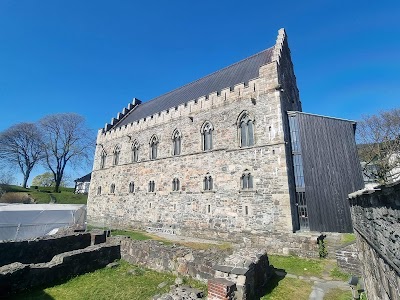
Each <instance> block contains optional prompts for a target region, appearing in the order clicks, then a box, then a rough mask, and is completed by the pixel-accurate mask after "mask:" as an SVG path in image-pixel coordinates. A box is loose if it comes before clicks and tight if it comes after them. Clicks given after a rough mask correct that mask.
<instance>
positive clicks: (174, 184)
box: [172, 178, 180, 191]
mask: <svg viewBox="0 0 400 300" xmlns="http://www.w3.org/2000/svg"><path fill="white" fill-rule="evenodd" d="M179 189H180V182H179V179H178V178H174V179H173V180H172V190H173V191H179Z"/></svg>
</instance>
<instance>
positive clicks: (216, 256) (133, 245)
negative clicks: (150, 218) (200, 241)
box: [111, 237, 231, 282]
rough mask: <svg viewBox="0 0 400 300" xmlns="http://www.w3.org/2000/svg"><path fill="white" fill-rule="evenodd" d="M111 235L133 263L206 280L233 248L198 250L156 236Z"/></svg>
mask: <svg viewBox="0 0 400 300" xmlns="http://www.w3.org/2000/svg"><path fill="white" fill-rule="evenodd" d="M111 239H113V240H115V241H119V242H120V245H121V257H122V258H123V259H124V260H126V261H128V262H130V263H132V264H136V265H141V266H145V267H147V268H150V269H153V270H156V271H168V272H172V273H174V274H176V275H181V276H191V277H193V278H196V279H198V280H201V281H203V282H206V281H207V279H210V278H213V277H214V274H215V270H214V269H213V266H214V265H215V264H216V263H218V262H219V261H222V260H223V259H224V258H225V257H226V256H228V255H229V254H231V252H230V251H222V250H216V249H210V250H194V249H191V248H188V247H184V246H177V245H165V244H163V243H162V242H158V241H152V240H147V241H136V240H131V239H129V238H125V237H115V238H111Z"/></svg>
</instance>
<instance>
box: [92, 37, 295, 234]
mask: <svg viewBox="0 0 400 300" xmlns="http://www.w3.org/2000/svg"><path fill="white" fill-rule="evenodd" d="M274 53H275V54H274V55H275V56H276V57H275V61H272V62H271V63H269V64H267V65H264V66H261V67H260V69H259V77H258V78H254V80H250V81H249V82H248V84H247V83H246V85H245V84H244V83H240V84H237V85H235V86H234V87H226V88H225V89H223V90H221V91H216V92H215V93H212V94H210V95H204V97H200V98H199V99H191V100H190V101H188V102H187V103H185V104H182V105H179V106H177V107H173V108H171V109H168V110H166V111H162V112H160V113H159V114H155V115H153V116H149V117H147V118H143V119H141V120H139V121H138V122H134V123H131V124H128V125H126V126H123V127H122V128H121V127H119V128H115V129H111V130H108V131H103V130H100V131H99V133H98V136H97V148H96V153H95V158H94V166H93V173H92V180H91V185H90V190H89V197H88V221H89V222H90V223H91V224H95V225H108V226H115V227H140V228H142V229H144V228H147V227H160V226H161V227H164V228H173V230H175V231H176V232H177V233H180V232H181V231H185V230H186V231H189V230H191V231H192V232H193V233H200V232H202V231H204V230H210V231H214V232H221V233H239V232H253V233H266V232H284V233H289V232H292V230H293V224H292V214H294V213H295V212H294V211H293V209H294V207H293V197H294V194H293V193H292V192H291V186H290V185H289V182H290V178H289V176H288V170H290V169H291V167H289V166H288V164H287V157H289V156H290V154H287V153H288V152H287V151H288V144H287V143H288V142H289V136H288V134H287V132H285V130H286V129H285V128H286V127H287V126H284V125H283V123H285V124H286V123H287V121H286V118H287V116H286V113H285V112H286V110H296V109H301V104H300V101H299V97H298V91H297V87H296V86H295V85H296V82H295V77H294V74H293V67H292V65H291V61H290V51H289V49H288V46H287V40H286V36H285V34H284V32H283V31H280V34H279V37H278V41H277V44H276V45H275V48H274ZM289 62H290V63H289ZM280 63H281V65H279V64H280ZM288 66H289V67H290V68H289V67H288ZM286 68H288V69H287V70H286ZM284 70H285V72H286V73H285V74H284V75H281V74H280V72H283V71H284ZM289 75H290V76H289ZM284 78H286V79H284ZM280 84H282V85H284V90H283V88H281V87H280ZM291 85H294V87H292V86H291ZM285 93H287V95H286V94H285ZM282 95H285V96H284V97H283V96H282ZM283 101H284V102H285V103H284V104H283ZM243 113H246V114H248V116H249V118H250V119H252V120H253V121H254V146H251V147H244V148H241V147H240V134H239V128H238V125H239V124H238V123H239V117H240V116H241V115H242V114H243ZM206 121H208V122H211V123H212V125H213V128H214V130H213V133H212V134H213V149H212V150H209V151H202V146H201V144H202V142H201V127H202V125H203V124H204V123H205V122H206ZM176 129H178V130H179V131H180V133H181V136H182V151H181V154H180V155H178V156H174V155H173V154H172V134H173V132H174V130H176ZM286 131H287V130H286ZM154 135H156V136H157V138H158V141H159V143H158V155H157V159H154V160H151V159H150V157H149V152H150V150H149V141H150V139H151V137H152V136H154ZM136 142H137V143H138V144H139V161H137V162H132V145H133V144H134V143H136ZM116 146H119V147H120V149H121V151H120V155H119V162H118V164H117V165H113V151H114V149H115V147H116ZM103 151H105V152H106V153H107V158H106V163H105V167H104V168H101V166H100V162H101V153H102V152H103ZM289 172H291V171H289ZM244 173H251V174H252V176H253V178H254V187H253V188H252V189H247V190H242V189H241V187H240V178H241V177H242V175H243V174H244ZM205 176H211V177H212V178H213V189H212V190H211V191H204V190H203V178H204V177H205ZM174 178H178V179H179V181H180V183H181V187H180V190H179V191H172V180H173V179H174ZM150 181H154V182H155V192H149V191H148V184H149V182H150ZM130 182H133V183H134V192H130V191H129V184H130ZM113 184H114V185H115V190H111V186H112V185H113ZM99 188H101V193H98V190H99Z"/></svg>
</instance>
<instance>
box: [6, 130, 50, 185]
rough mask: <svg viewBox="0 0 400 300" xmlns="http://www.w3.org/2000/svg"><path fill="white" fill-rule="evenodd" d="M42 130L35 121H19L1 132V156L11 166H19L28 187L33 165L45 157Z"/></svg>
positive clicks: (24, 183)
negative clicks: (42, 145)
mask: <svg viewBox="0 0 400 300" xmlns="http://www.w3.org/2000/svg"><path fill="white" fill-rule="evenodd" d="M40 139H41V136H40V131H39V129H38V128H37V126H36V124H34V123H19V124H16V125H13V126H11V127H10V128H8V129H6V130H5V131H3V132H1V133H0V157H1V158H2V161H3V163H4V164H7V165H8V166H10V167H15V166H18V168H19V169H20V170H21V172H22V174H23V177H24V181H23V184H22V186H23V187H24V188H26V184H27V182H28V179H29V175H30V174H31V171H32V169H33V167H34V166H35V165H36V164H37V163H38V162H39V161H40V160H41V159H42V158H43V153H42V149H41V140H40Z"/></svg>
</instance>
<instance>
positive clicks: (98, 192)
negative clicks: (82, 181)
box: [97, 186, 101, 195]
mask: <svg viewBox="0 0 400 300" xmlns="http://www.w3.org/2000/svg"><path fill="white" fill-rule="evenodd" d="M97 195H101V186H99V187H97Z"/></svg>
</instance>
